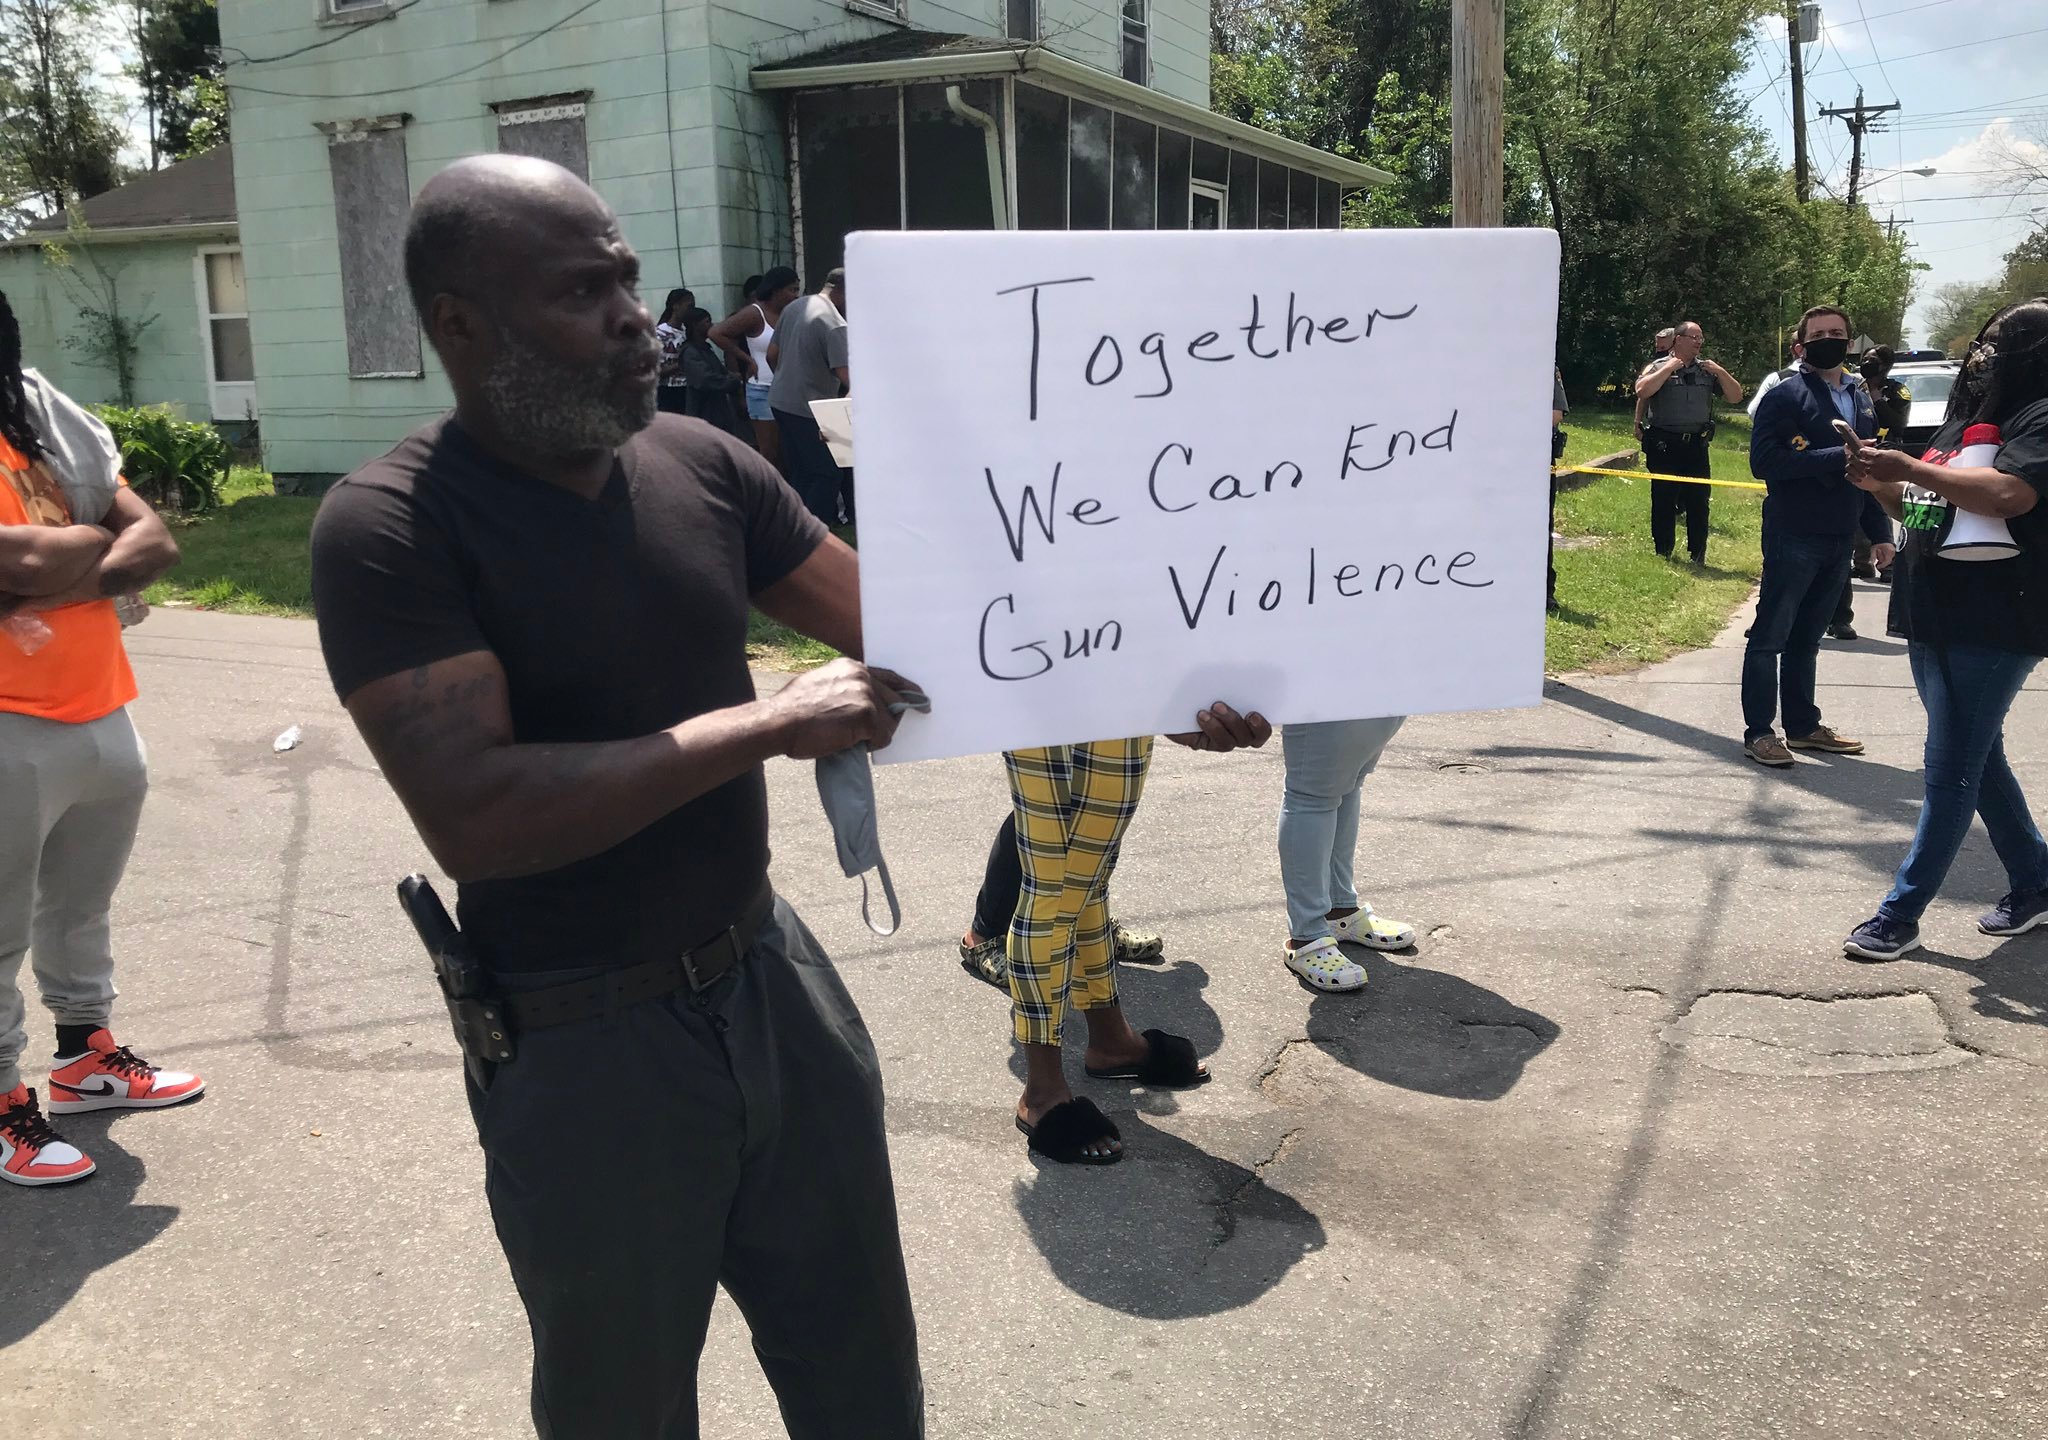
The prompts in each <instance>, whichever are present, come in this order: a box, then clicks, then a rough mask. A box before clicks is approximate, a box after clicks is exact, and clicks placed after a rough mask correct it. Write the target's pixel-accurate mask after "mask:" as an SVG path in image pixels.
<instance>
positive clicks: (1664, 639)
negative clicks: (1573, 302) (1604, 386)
mask: <svg viewBox="0 0 2048 1440" xmlns="http://www.w3.org/2000/svg"><path fill="white" fill-rule="evenodd" d="M1565 429H1566V432H1567V433H1568V434H1569V436H1570V437H1571V443H1570V444H1569V445H1568V446H1567V447H1566V448H1565V459H1566V460H1568V461H1579V462H1582V463H1583V462H1586V461H1590V460H1592V459H1593V458H1594V457H1595V456H1599V455H1604V454H1607V453H1609V452H1611V451H1615V450H1622V449H1626V448H1628V447H1630V446H1632V445H1633V444H1634V443H1635V436H1634V434H1633V433H1632V432H1631V430H1630V415H1629V413H1628V412H1627V411H1624V410H1592V409H1588V410H1586V411H1584V412H1580V413H1575V414H1572V415H1568V416H1566V417H1565ZM1712 453H1713V461H1714V475H1715V478H1716V479H1721V480H1747V479H1749V478H1750V474H1749V420H1748V417H1746V416H1743V415H1739V414H1738V415H1733V416H1725V417H1723V419H1722V421H1721V424H1720V428H1719V430H1718V431H1717V433H1716V434H1715V436H1714V442H1713V452H1712ZM1623 468H1634V467H1623ZM1762 498H1763V497H1762V494H1761V492H1758V491H1750V490H1723V489H1716V490H1715V491H1714V497H1713V509H1712V528H1711V538H1710V539H1709V540H1708V542H1707V568H1706V569H1705V570H1704V571H1695V570H1694V569H1693V568H1692V566H1691V565H1690V564H1689V563H1687V562H1685V561H1684V560H1683V559H1681V560H1680V561H1678V562H1677V563H1675V564H1674V563H1673V562H1672V561H1669V560H1665V559H1663V558H1661V557H1660V556H1659V555H1658V554H1657V552H1656V550H1655V549H1654V548H1653V547H1652V546H1651V544H1650V482H1649V481H1647V480H1622V479H1616V478H1613V477H1602V478H1599V479H1596V480H1594V481H1592V483H1590V484H1589V485H1587V486H1586V487H1585V488H1583V489H1580V490H1574V491H1571V492H1570V493H1568V494H1564V495H1560V496H1558V498H1557V530H1558V533H1559V534H1560V535H1563V536H1565V537H1567V540H1568V541H1569V540H1572V539H1586V540H1590V541H1591V542H1592V543H1590V544H1588V545H1586V546H1585V547H1583V548H1569V549H1568V548H1565V546H1564V545H1562V544H1561V545H1560V546H1559V548H1558V552H1557V599H1558V604H1559V605H1560V606H1561V607H1562V608H1561V610H1560V613H1558V614H1556V615H1552V616H1551V617H1550V623H1549V625H1548V627H1547V632H1546V636H1545V644H1544V665H1545V668H1546V669H1548V670H1550V671H1551V672H1552V673H1553V674H1555V673H1557V672H1560V671H1565V670H1622V669H1632V668H1634V667H1635V666H1638V665H1647V664H1649V663H1651V662H1652V661H1656V660H1661V659H1663V658H1664V657H1665V656H1667V655H1672V654H1676V653H1677V652H1678V651H1681V650H1692V649H1697V648H1698V647H1700V646H1702V645H1705V644H1707V643H1709V642H1710V641H1712V640H1713V638H1714V636H1715V635H1717V634H1719V633H1720V631H1721V627H1722V626H1724V625H1726V624H1727V623H1728V616H1729V615H1730V614H1731V613H1732V612H1733V611H1734V609H1735V607H1736V606H1737V605H1739V604H1741V603H1742V601H1743V598H1744V597H1745V596H1747V595H1748V593H1749V588H1750V586H1752V585H1753V584H1755V583H1756V578H1757V574H1758V572H1759V571H1760V569H1761V568H1762V564H1763V559H1762V553H1761V549H1760V533H1761V528H1760V527H1761V520H1762V513H1763V512H1762ZM1684 545H1685V537H1684V534H1683V530H1682V528H1681V532H1680V535H1679V551H1680V554H1681V555H1683V552H1684Z"/></svg>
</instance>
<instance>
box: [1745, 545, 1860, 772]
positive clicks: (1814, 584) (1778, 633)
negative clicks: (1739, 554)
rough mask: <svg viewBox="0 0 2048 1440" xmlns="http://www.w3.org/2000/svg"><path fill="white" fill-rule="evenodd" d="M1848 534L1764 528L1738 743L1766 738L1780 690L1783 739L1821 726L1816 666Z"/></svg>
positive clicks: (1843, 570)
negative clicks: (1789, 532) (1761, 574)
mask: <svg viewBox="0 0 2048 1440" xmlns="http://www.w3.org/2000/svg"><path fill="white" fill-rule="evenodd" d="M1854 546H1855V541H1854V540H1852V539H1851V538H1850V537H1849V536H1847V535H1839V536H1837V535H1787V534H1785V533H1783V532H1782V531H1775V530H1773V529H1772V528H1771V526H1770V525H1769V524H1766V525H1765V526H1764V580H1763V587H1762V589H1761V591H1760V592H1759V594H1758V596H1757V602H1756V623H1755V624H1754V625H1752V626H1751V627H1750V631H1749V649H1748V651H1747V652H1745V653H1744V655H1743V657H1742V739H1743V742H1744V743H1745V744H1747V743H1748V742H1749V741H1751V740H1754V739H1756V737H1757V736H1759V735H1768V734H1769V733H1770V732H1771V726H1772V722H1773V721H1774V720H1776V719H1777V716H1778V686H1779V679H1780V675H1781V673H1782V676H1783V680H1784V690H1785V702H1784V703H1785V733H1786V734H1787V735H1788V736H1792V735H1811V734H1812V733H1813V732H1814V731H1815V730H1817V729H1819V728H1820V709H1819V707H1818V706H1816V705H1815V704H1814V700H1813V685H1814V668H1815V666H1816V665H1817V664H1818V663H1819V656H1820V637H1821V636H1822V635H1824V634H1826V633H1827V628H1828V621H1829V620H1830V619H1832V618H1833V617H1834V613H1835V605H1836V603H1837V602H1838V601H1839V600H1840V599H1841V598H1842V587H1843V586H1844V585H1846V584H1848V583H1849V552H1850V550H1852V549H1853V548H1854Z"/></svg>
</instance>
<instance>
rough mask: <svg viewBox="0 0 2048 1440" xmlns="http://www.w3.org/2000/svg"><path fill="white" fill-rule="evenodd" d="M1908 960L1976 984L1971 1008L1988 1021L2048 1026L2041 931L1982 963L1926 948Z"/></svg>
mask: <svg viewBox="0 0 2048 1440" xmlns="http://www.w3.org/2000/svg"><path fill="white" fill-rule="evenodd" d="M1906 958H1907V959H1908V960H1913V961H1917V962H1919V963H1921V964H1923V965H1938V966H1940V967H1941V968H1942V969H1944V970H1953V971H1955V972H1956V973H1957V974H1959V975H1963V976H1966V977H1968V978H1969V979H1971V980H1973V981H1975V982H1976V983H1975V984H1973V985H1972V986H1971V987H1970V1008H1971V1009H1972V1010H1974V1011H1976V1012H1977V1013H1978V1014H1979V1015H1982V1016H1983V1017H1984V1018H1986V1019H1987V1020H2008V1021H2011V1022H2012V1023H2013V1024H2015V1025H2048V937H2044V936H2043V935H2041V934H2040V933H2039V932H2037V933H2036V934H2034V935H2023V936H2017V937H2015V938H2013V939H2011V940H2008V941H2006V942H2005V943H2004V944H2003V945H2001V946H1999V948H1998V949H1996V950H1994V951H1993V952H1992V953H1991V954H1989V955H1986V956H1985V957H1984V958H1983V959H1981V960H1968V959H1965V958H1963V957H1962V956H1960V955H1945V954H1943V953H1942V952H1941V951H1939V950H1928V949H1924V948H1923V949H1920V950H1916V951H1914V952H1913V953H1912V954H1911V955H1909V956H1907V957H1906Z"/></svg>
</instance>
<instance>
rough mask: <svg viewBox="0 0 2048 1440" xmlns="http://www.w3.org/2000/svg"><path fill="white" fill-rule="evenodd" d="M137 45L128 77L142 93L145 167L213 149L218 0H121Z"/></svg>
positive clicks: (218, 102)
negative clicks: (146, 142) (146, 140)
mask: <svg viewBox="0 0 2048 1440" xmlns="http://www.w3.org/2000/svg"><path fill="white" fill-rule="evenodd" d="M122 4H123V9H124V12H125V18H126V20H127V23H128V32H129V39H130V40H131V42H132V43H133V44H134V46H135V56H136V59H135V64H134V66H133V67H132V68H131V71H130V73H131V74H132V75H133V76H134V78H135V82H136V84H137V85H138V86H139V87H140V89H141V91H142V104H143V110H144V114H145V116H146V118H147V120H148V129H149V165H150V168H151V169H152V170H155V169H158V168H160V167H162V166H163V165H166V164H168V163H170V162H171V161H173V160H181V159H184V158H185V157H186V156H188V155H192V154H197V153H199V152H200V151H203V150H207V149H210V148H212V145H214V144H218V143H219V142H220V140H221V139H222V138H225V122H226V118H227V104H226V102H227V96H226V92H225V90H224V89H223V88H222V86H221V84H220V77H221V63H220V55H219V52H220V11H219V9H218V7H217V3H216V0H122Z"/></svg>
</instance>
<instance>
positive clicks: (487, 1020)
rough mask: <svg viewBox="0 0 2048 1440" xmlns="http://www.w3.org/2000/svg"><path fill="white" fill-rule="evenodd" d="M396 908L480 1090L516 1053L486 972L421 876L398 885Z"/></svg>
mask: <svg viewBox="0 0 2048 1440" xmlns="http://www.w3.org/2000/svg"><path fill="white" fill-rule="evenodd" d="M398 903H399V905H400V907H401V908H403V909H404V911H405V914H406V918H407V919H409V920H411V921H412V927H413V929H414V930H416V931H418V932H419V937H420V943H421V944H423V945H425V946H426V947H427V955H428V957H429V958H430V959H432V961H433V963H434V979H435V981H436V982H437V983H438V984H439V985H440V987H441V1000H442V1003H443V1004H445V1005H446V1006H447V1007H448V1021H449V1024H450V1025H452V1026H453V1027H454V1030H455V1043H456V1044H457V1045H459V1046H461V1047H462V1059H463V1063H464V1064H465V1065H467V1066H468V1067H469V1074H470V1078H471V1079H472V1080H474V1081H476V1083H477V1085H478V1086H479V1087H480V1088H488V1087H489V1085H490V1080H491V1074H492V1068H493V1067H494V1066H498V1065H502V1064H504V1063H505V1062H506V1061H508V1060H511V1059H513V1058H514V1057H515V1056H516V1055H517V1054H518V1046H517V1045H516V1043H515V1042H514V1039H513V1034H512V1025H511V1020H510V1017H509V1016H507V1014H506V1013H505V1006H504V1003H503V1001H502V999H501V997H500V996H498V995H497V993H496V990H495V987H494V986H493V985H492V983H491V975H490V972H489V971H488V970H486V969H485V968H484V966H483V962H482V961H480V960H478V959H477V957H476V954H475V952H474V951H472V950H471V949H470V948H469V942H468V941H467V940H466V939H465V938H464V937H463V934H462V932H461V931H460V930H458V929H456V927H455V922H454V921H453V920H452V919H450V918H449V916H448V910H447V907H446V906H444V905H443V904H442V903H441V897H440V896H439V895H436V894H435V893H434V887H433V885H432V884H430V883H429V882H428V880H427V877H426V876H424V875H408V876H406V877H405V879H403V880H401V881H399V882H398Z"/></svg>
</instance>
